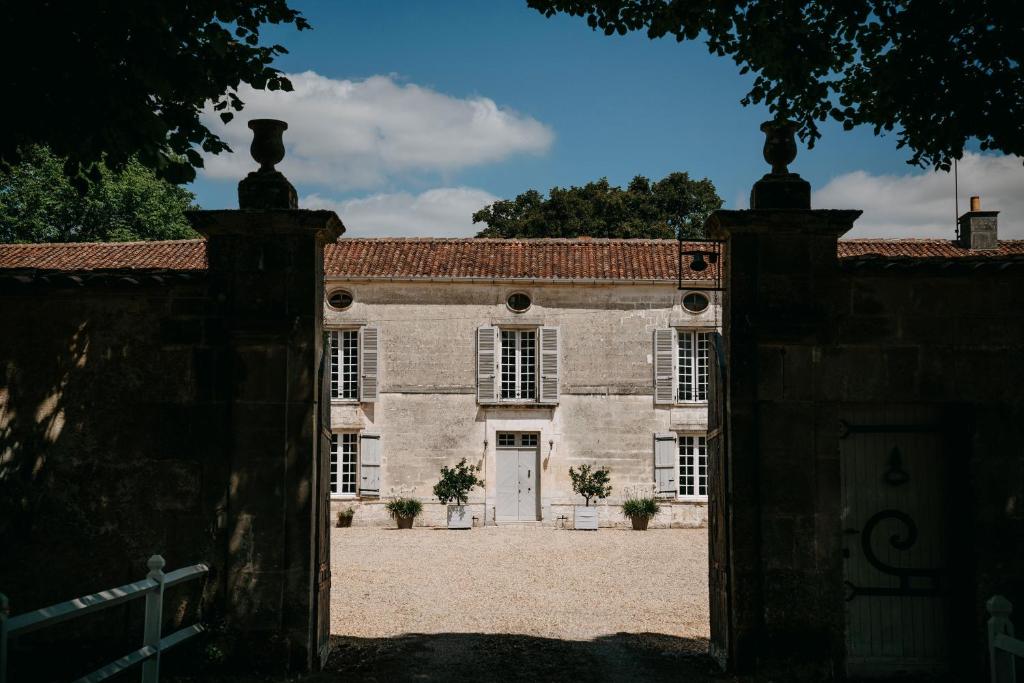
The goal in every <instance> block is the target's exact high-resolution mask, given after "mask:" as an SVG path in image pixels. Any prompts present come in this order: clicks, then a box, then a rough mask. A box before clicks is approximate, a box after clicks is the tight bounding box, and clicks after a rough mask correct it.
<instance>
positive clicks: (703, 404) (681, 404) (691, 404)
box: [672, 401, 708, 408]
mask: <svg viewBox="0 0 1024 683" xmlns="http://www.w3.org/2000/svg"><path fill="white" fill-rule="evenodd" d="M672 405H673V406H675V407H676V408H707V407H708V402H707V401H676V402H675V403H673V404H672Z"/></svg>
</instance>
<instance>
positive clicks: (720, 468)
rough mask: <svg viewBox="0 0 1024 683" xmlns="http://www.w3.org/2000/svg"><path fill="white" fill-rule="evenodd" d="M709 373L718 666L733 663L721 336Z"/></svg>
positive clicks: (715, 338)
mask: <svg viewBox="0 0 1024 683" xmlns="http://www.w3.org/2000/svg"><path fill="white" fill-rule="evenodd" d="M711 341H712V344H711V349H710V351H711V353H710V355H711V357H710V358H709V363H710V367H709V372H708V439H707V444H708V574H709V575H708V588H709V591H708V599H709V601H710V604H709V608H710V621H711V656H712V657H714V658H715V660H716V661H717V662H718V664H719V666H722V667H723V668H724V667H726V666H727V665H728V663H729V659H730V652H729V647H730V630H729V626H730V618H729V518H728V510H729V499H728V490H729V487H728V474H727V468H726V456H727V453H728V450H727V444H726V429H725V406H726V402H725V372H726V367H725V357H726V356H725V348H724V345H723V340H722V335H721V334H718V333H717V332H716V333H714V334H713V335H711Z"/></svg>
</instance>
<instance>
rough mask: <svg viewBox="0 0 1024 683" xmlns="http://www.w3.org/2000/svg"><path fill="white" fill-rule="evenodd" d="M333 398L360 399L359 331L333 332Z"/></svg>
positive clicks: (331, 335) (331, 337) (331, 334)
mask: <svg viewBox="0 0 1024 683" xmlns="http://www.w3.org/2000/svg"><path fill="white" fill-rule="evenodd" d="M330 342H331V398H334V399H350V400H356V399H358V398H359V330H332V331H331V332H330Z"/></svg>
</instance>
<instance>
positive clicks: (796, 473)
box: [711, 210, 1024, 680]
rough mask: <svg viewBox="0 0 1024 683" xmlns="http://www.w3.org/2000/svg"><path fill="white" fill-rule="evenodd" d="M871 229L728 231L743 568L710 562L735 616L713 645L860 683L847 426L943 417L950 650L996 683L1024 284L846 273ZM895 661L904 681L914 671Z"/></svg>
mask: <svg viewBox="0 0 1024 683" xmlns="http://www.w3.org/2000/svg"><path fill="white" fill-rule="evenodd" d="M855 217H856V212H830V211H810V210H803V211H799V210H797V211H793V210H774V211H763V210H762V211H757V210H752V211H739V212H730V211H723V212H719V213H718V214H716V215H715V216H714V217H713V218H712V221H711V227H712V230H713V232H714V233H715V234H718V235H720V236H722V237H724V238H725V239H727V240H728V244H727V246H726V254H727V257H726V258H727V265H726V272H727V274H728V275H727V277H728V282H727V298H726V304H725V314H724V319H725V330H724V335H725V339H726V345H727V353H726V371H725V374H726V379H725V382H724V385H725V392H726V400H727V403H728V411H727V414H726V430H725V432H724V436H723V438H726V439H727V447H726V463H725V465H726V467H725V472H726V474H727V477H728V490H729V491H730V493H731V498H730V500H729V501H728V502H727V503H726V505H727V510H726V512H725V517H724V518H725V520H726V523H727V525H728V529H727V534H728V537H729V542H728V544H727V551H726V552H725V553H724V556H716V552H713V553H712V555H713V556H712V558H711V561H712V574H713V575H714V574H715V572H716V570H717V569H719V568H722V569H723V570H724V571H725V575H726V576H727V579H726V580H725V581H724V583H722V585H721V586H718V587H719V588H721V589H722V590H724V591H726V592H727V594H728V600H727V601H726V602H727V604H728V608H727V609H728V613H727V615H724V614H723V618H722V619H721V620H719V621H718V622H717V623H716V619H715V618H713V619H712V639H713V640H715V641H716V642H719V643H722V644H726V645H727V652H728V656H727V658H728V660H729V661H730V662H731V663H732V664H733V665H734V666H736V667H738V668H740V669H745V670H757V671H759V672H763V673H769V674H770V672H786V676H787V677H788V678H789V679H790V680H799V679H806V680H825V679H830V678H832V677H837V678H840V677H843V676H845V675H846V673H847V667H848V665H850V661H849V660H848V658H847V641H846V637H847V628H848V623H847V617H846V614H847V610H848V609H850V608H849V605H848V603H847V600H846V598H847V597H848V595H847V591H848V590H849V588H848V586H844V580H845V576H844V562H845V558H848V557H849V555H848V554H847V553H848V552H850V548H849V546H850V544H851V543H855V542H856V539H855V538H852V537H851V536H849V535H848V534H846V533H844V529H845V528H846V526H847V524H846V521H845V520H844V515H845V514H846V511H845V510H844V509H843V508H842V506H841V502H842V500H843V497H844V495H845V494H844V491H843V485H844V482H843V478H842V474H841V471H842V462H841V458H840V435H841V428H840V420H841V419H842V418H844V417H845V416H848V415H850V414H862V415H872V414H875V415H879V414H883V413H884V412H885V411H886V410H888V409H892V408H894V407H896V406H905V410H906V412H907V414H915V415H919V416H925V415H931V416H938V418H936V417H930V418H927V420H930V421H935V420H936V419H937V420H938V422H939V424H940V425H941V431H940V432H939V434H940V436H939V437H938V438H939V441H938V442H939V443H940V444H941V448H940V449H939V450H937V451H936V452H935V453H934V455H936V456H937V457H943V458H945V460H944V463H948V464H949V465H948V466H950V467H955V480H954V481H955V487H954V488H953V489H951V490H950V492H947V494H946V495H947V496H948V498H947V507H946V509H948V510H950V511H951V512H952V511H955V514H950V515H949V519H948V521H946V522H945V527H944V530H945V532H946V534H947V535H948V537H949V550H950V552H949V553H948V556H947V558H946V562H944V563H942V564H941V566H938V565H937V566H938V568H940V569H941V570H942V571H943V577H944V578H943V579H942V580H943V581H944V582H945V585H946V586H947V587H948V590H949V592H948V594H946V595H947V596H948V598H947V602H948V612H947V613H946V614H945V619H946V620H948V623H949V624H950V641H949V642H948V644H946V645H944V646H940V650H941V651H943V652H945V653H948V654H949V661H948V664H949V666H950V667H951V668H952V671H953V672H954V673H953V675H954V676H955V677H957V680H980V677H982V675H983V674H984V671H985V668H984V667H985V663H984V657H985V650H984V627H983V623H984V613H983V609H984V608H983V604H984V600H985V599H986V598H987V597H989V596H990V595H991V594H992V593H996V592H999V593H1003V594H1005V595H1007V596H1008V597H1010V599H1011V600H1013V601H1016V602H1018V603H1019V602H1020V601H1021V600H1024V594H1022V590H1024V585H1022V580H1021V577H1022V576H1024V560H1022V557H1024V548H1022V539H1024V514H1022V513H1021V509H1022V508H1021V501H1022V500H1024V476H1022V475H1024V447H1022V443H1024V441H1022V437H1024V433H1022V426H1021V425H1022V424H1024V422H1022V420H1021V418H1022V416H1024V394H1022V393H1021V392H1020V389H1019V388H1020V386H1021V382H1022V381H1024V364H1021V362H1020V359H1019V353H1020V349H1021V348H1024V317H1022V311H1024V307H1022V303H1024V301H1022V296H1024V274H1022V272H1021V269H1020V266H1019V265H1017V266H1013V265H1011V266H1010V267H1008V268H1002V267H1000V266H999V264H990V265H988V266H984V265H982V266H978V265H977V264H967V265H961V266H957V265H956V264H951V263H941V262H940V263H931V264H928V263H920V262H918V263H916V264H915V263H912V262H903V263H898V262H897V263H890V264H888V265H886V263H885V262H884V261H882V260H879V261H878V262H875V263H874V264H872V263H870V262H860V263H857V262H854V261H850V262H847V263H844V264H842V265H841V264H840V262H839V261H838V260H837V258H836V238H837V237H838V236H839V235H841V234H842V233H843V232H844V231H845V230H846V229H848V227H849V225H850V223H851V222H852V220H853V219H854V218H855ZM917 422H922V419H918V420H917ZM880 485H881V484H880ZM853 531H854V532H859V531H860V530H859V529H854V530H853ZM925 583H927V581H925ZM714 584H715V582H713V586H712V589H713V591H714V590H715V589H716V585H714ZM915 585H917V586H918V587H919V586H920V582H919V583H918V584H915ZM906 628H908V629H909V628H912V626H909V625H908V626H906ZM897 632H900V629H897ZM878 637H881V636H878ZM890 659H891V661H890V663H889V665H888V666H889V667H890V668H889V669H888V670H887V671H888V673H892V672H893V671H895V670H897V669H900V668H901V667H906V666H910V665H912V663H908V662H903V661H901V660H900V656H899V654H898V653H896V654H895V655H894V656H893V657H891V658H890ZM883 672H884V671H883Z"/></svg>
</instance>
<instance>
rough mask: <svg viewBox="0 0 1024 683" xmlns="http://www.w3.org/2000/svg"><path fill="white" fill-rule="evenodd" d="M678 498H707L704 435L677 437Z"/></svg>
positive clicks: (706, 457) (706, 455) (706, 446)
mask: <svg viewBox="0 0 1024 683" xmlns="http://www.w3.org/2000/svg"><path fill="white" fill-rule="evenodd" d="M679 497H680V498H689V499H694V500H707V498H708V439H707V436H705V435H695V434H681V435H680V436H679Z"/></svg>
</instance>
